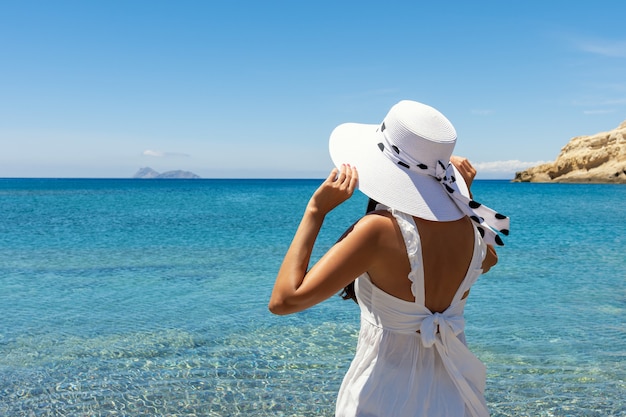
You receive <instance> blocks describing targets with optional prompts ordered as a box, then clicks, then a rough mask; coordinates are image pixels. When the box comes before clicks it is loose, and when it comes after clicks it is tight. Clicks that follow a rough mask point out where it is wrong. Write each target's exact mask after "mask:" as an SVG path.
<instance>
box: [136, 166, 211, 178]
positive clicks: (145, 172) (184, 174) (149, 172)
mask: <svg viewBox="0 0 626 417" xmlns="http://www.w3.org/2000/svg"><path fill="white" fill-rule="evenodd" d="M133 178H139V179H193V180H195V179H199V178H200V176H198V175H196V174H194V173H193V172H189V171H181V170H176V171H166V172H163V173H158V172H156V171H155V170H153V169H152V168H150V167H145V168H140V169H139V171H137V173H136V174H135V175H133Z"/></svg>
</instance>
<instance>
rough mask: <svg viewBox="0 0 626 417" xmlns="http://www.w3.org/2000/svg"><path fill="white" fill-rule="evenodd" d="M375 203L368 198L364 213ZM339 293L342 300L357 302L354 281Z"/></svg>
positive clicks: (372, 207) (373, 206) (372, 208)
mask: <svg viewBox="0 0 626 417" xmlns="http://www.w3.org/2000/svg"><path fill="white" fill-rule="evenodd" d="M377 204H378V202H377V201H376V200H373V199H371V198H370V199H369V201H368V202H367V210H366V211H365V214H367V213H369V212H370V211H374V210H375V209H376V205H377ZM339 295H340V296H341V298H343V299H344V300H352V301H354V302H355V303H357V304H358V303H359V302H358V301H357V299H356V293H355V292H354V281H352V282H351V283H349V284H348V285H346V286H345V287H344V289H343V291H342V292H341V293H340V294H339Z"/></svg>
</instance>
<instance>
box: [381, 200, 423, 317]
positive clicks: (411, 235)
mask: <svg viewBox="0 0 626 417" xmlns="http://www.w3.org/2000/svg"><path fill="white" fill-rule="evenodd" d="M387 210H388V211H389V212H390V213H391V214H392V215H393V217H394V218H395V219H396V221H397V222H398V226H399V227H400V231H401V232H402V237H403V238H404V245H405V246H406V252H407V255H408V257H409V264H410V265H411V271H410V272H409V275H408V278H409V280H410V281H411V292H412V293H413V296H414V297H415V303H416V304H419V305H422V306H423V305H424V304H425V303H426V295H425V294H424V262H423V260H422V242H421V240H420V236H419V233H418V232H417V225H416V224H415V221H414V220H413V216H410V215H408V214H406V213H403V212H401V211H398V210H396V209H390V208H387Z"/></svg>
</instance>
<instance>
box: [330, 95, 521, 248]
mask: <svg viewBox="0 0 626 417" xmlns="http://www.w3.org/2000/svg"><path fill="white" fill-rule="evenodd" d="M456 139H457V134H456V130H455V129H454V126H453V125H452V123H450V121H449V120H448V119H447V118H446V117H445V116H444V115H443V114H441V113H440V112H439V111H438V110H436V109H435V108H433V107H431V106H428V105H426V104H422V103H418V102H416V101H410V100H403V101H400V102H399V103H397V104H396V105H394V106H393V107H392V108H391V110H389V113H387V116H386V117H385V118H384V120H383V122H382V123H380V124H359V123H344V124H341V125H339V126H337V127H336V128H335V129H334V130H333V132H332V134H331V136H330V141H329V149H330V156H331V158H332V160H333V163H334V164H335V166H337V167H340V166H341V165H343V164H349V165H351V166H354V167H356V169H357V171H358V173H359V184H358V187H359V189H360V190H361V191H362V192H363V193H364V194H365V195H367V196H368V197H370V198H372V199H374V200H376V201H377V202H378V203H381V204H384V205H385V206H388V207H390V208H393V209H396V210H399V211H402V212H404V213H407V214H410V215H412V216H416V217H420V218H423V219H426V220H433V221H453V220H458V219H460V218H462V217H463V216H466V215H467V216H469V217H470V218H472V220H474V221H475V222H476V223H477V224H479V230H480V231H481V233H482V234H483V236H484V235H485V231H487V234H488V235H489V238H488V239H485V240H486V241H487V242H488V243H491V242H493V241H495V242H494V243H495V244H498V245H500V244H502V243H501V242H502V241H501V239H500V237H499V236H497V234H496V232H494V231H493V230H492V229H491V228H492V227H495V229H496V230H497V231H500V232H502V233H504V234H508V227H509V219H508V217H506V216H503V215H500V214H498V213H496V212H494V211H493V210H491V209H489V208H487V207H484V206H482V205H481V204H480V203H476V202H475V201H473V200H472V199H471V197H470V193H469V190H468V188H467V185H466V184H465V181H464V180H463V177H462V176H461V175H460V173H459V172H458V171H457V169H456V168H455V167H454V165H452V164H450V156H451V155H452V151H453V150H454V146H455V144H456ZM485 217H487V218H488V220H487V222H485Z"/></svg>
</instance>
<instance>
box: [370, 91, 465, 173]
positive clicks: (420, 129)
mask: <svg viewBox="0 0 626 417" xmlns="http://www.w3.org/2000/svg"><path fill="white" fill-rule="evenodd" d="M383 126H384V128H382V129H381V130H382V131H383V132H382V133H383V134H384V135H385V137H386V138H387V140H388V141H389V142H390V143H391V144H392V145H394V146H397V147H398V149H399V150H400V152H401V153H406V154H408V155H409V156H410V157H411V158H412V159H414V160H417V161H419V162H421V163H423V164H426V165H428V166H431V167H432V166H435V165H436V163H437V161H443V162H447V161H449V160H450V156H451V155H452V151H453V150H454V145H455V144H456V130H455V129H454V126H452V123H450V121H449V120H448V119H447V118H446V117H445V116H444V115H443V114H441V113H440V112H439V111H438V110H437V109H434V108H433V107H430V106H428V105H426V104H422V103H418V102H416V101H409V100H403V101H400V102H399V103H397V104H396V105H395V106H393V107H392V108H391V110H389V113H387V116H386V117H385V120H384V122H383ZM381 127H382V126H381Z"/></svg>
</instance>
